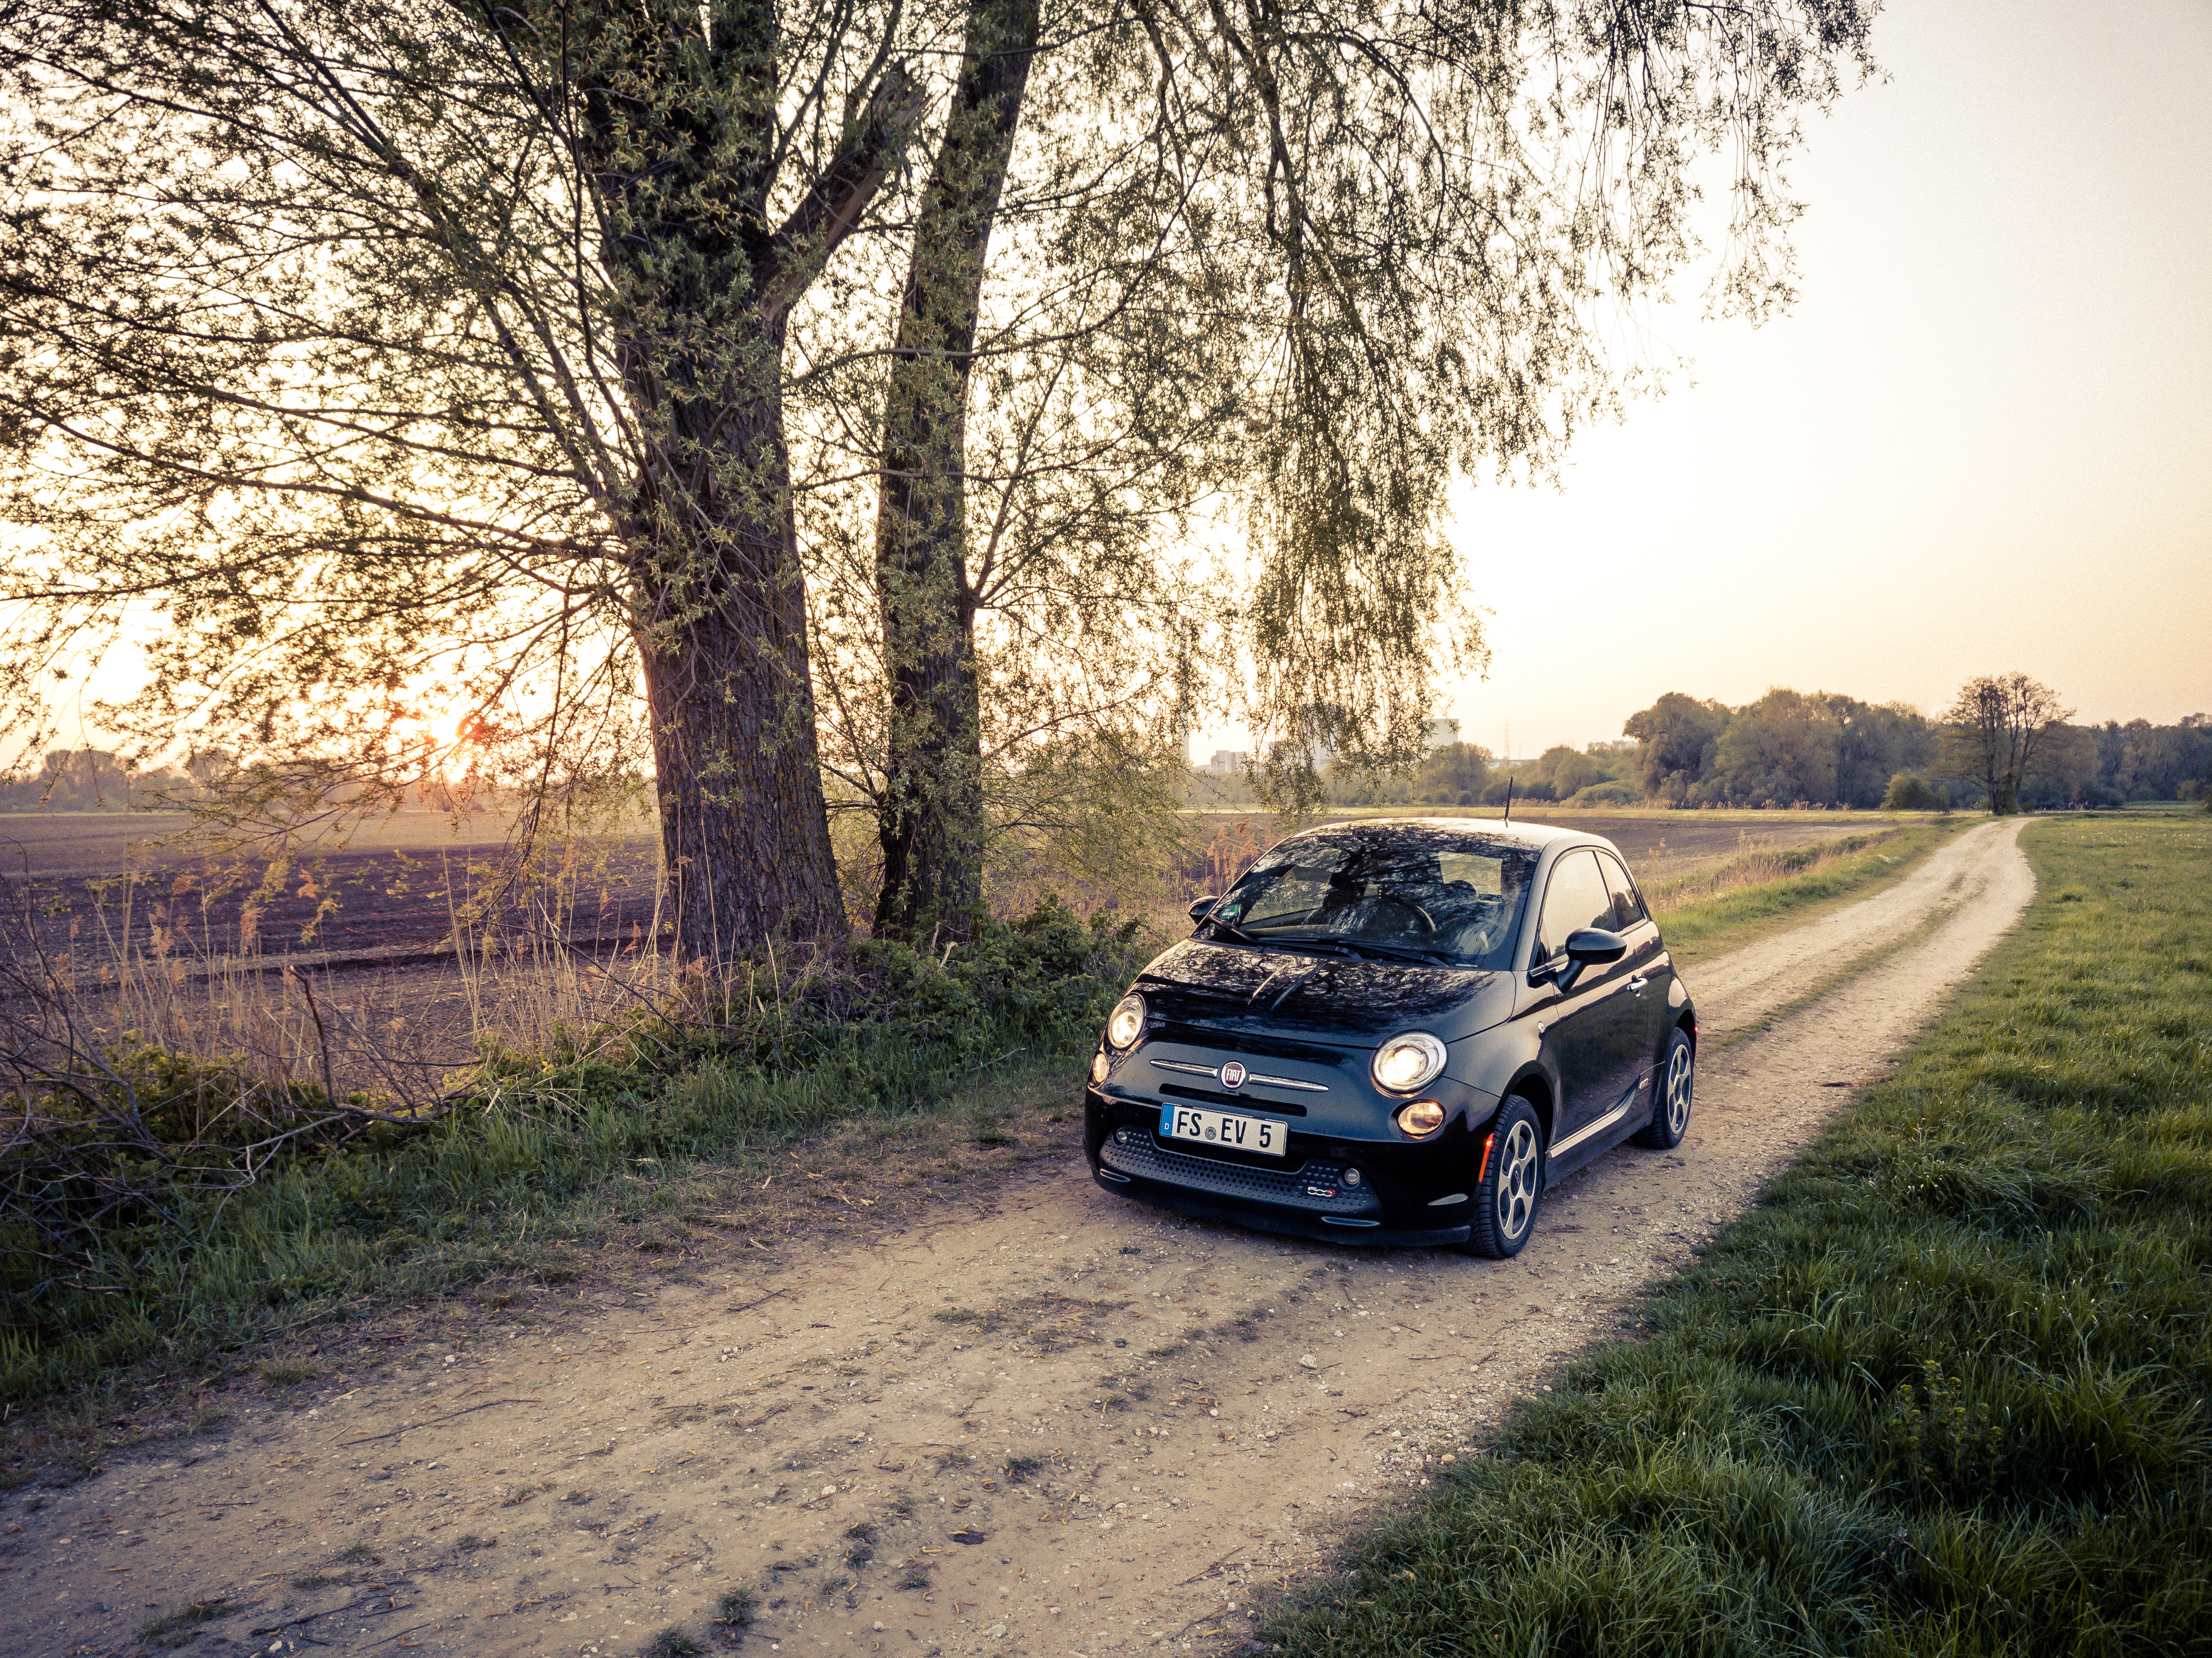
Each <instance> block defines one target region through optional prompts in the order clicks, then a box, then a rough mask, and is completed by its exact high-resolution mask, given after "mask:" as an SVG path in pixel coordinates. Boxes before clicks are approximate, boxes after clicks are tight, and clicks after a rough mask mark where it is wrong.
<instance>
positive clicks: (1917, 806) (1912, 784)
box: [1881, 771, 1951, 811]
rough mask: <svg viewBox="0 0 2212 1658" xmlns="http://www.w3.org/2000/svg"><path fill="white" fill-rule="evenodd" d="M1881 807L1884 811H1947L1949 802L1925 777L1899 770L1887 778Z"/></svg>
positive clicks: (1949, 806)
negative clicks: (1887, 781) (1887, 783)
mask: <svg viewBox="0 0 2212 1658" xmlns="http://www.w3.org/2000/svg"><path fill="white" fill-rule="evenodd" d="M1881 807H1882V810H1883V811H1949V810H1950V808H1951V803H1950V802H1949V801H1948V799H1945V798H1944V796H1943V795H1942V793H1940V792H1939V791H1937V790H1936V789H1935V788H1933V787H1931V786H1929V782H1928V780H1927V779H1925V778H1923V777H1919V776H1916V775H1915V774H1913V773H1911V772H1909V771H1901V772H1899V773H1898V774H1897V775H1896V776H1894V777H1893V778H1891V779H1890V780H1889V792H1888V793H1886V794H1884V795H1883V796H1882V798H1881Z"/></svg>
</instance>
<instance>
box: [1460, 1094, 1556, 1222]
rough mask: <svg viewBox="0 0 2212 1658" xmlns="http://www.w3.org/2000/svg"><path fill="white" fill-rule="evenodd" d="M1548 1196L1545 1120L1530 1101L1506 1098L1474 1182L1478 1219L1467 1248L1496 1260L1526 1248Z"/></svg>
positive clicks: (1475, 1216) (1475, 1209)
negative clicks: (1545, 1173) (1538, 1117)
mask: <svg viewBox="0 0 2212 1658" xmlns="http://www.w3.org/2000/svg"><path fill="white" fill-rule="evenodd" d="M1543 1198H1544V1125H1543V1124H1542V1123H1541V1122H1540V1121H1538V1120H1537V1117H1536V1109H1535V1108H1534V1106H1532V1105H1530V1104H1529V1103H1528V1101H1526V1100H1524V1099H1522V1098H1519V1097H1518V1096H1516V1097H1515V1098H1512V1099H1510V1100H1508V1101H1506V1102H1505V1106H1504V1109H1503V1110H1501V1111H1499V1112H1498V1118H1497V1121H1496V1122H1495V1123H1493V1124H1492V1127H1491V1130H1490V1138H1489V1151H1488V1153H1487V1155H1486V1158H1485V1160H1484V1167H1483V1169H1482V1176H1481V1178H1480V1180H1478V1181H1476V1182H1475V1186H1474V1224H1473V1225H1471V1226H1470V1227H1469V1228H1468V1237H1467V1252H1468V1254H1473V1255H1482V1256H1486V1257H1487V1258H1488V1259H1489V1260H1509V1259H1510V1258H1511V1257H1512V1256H1515V1255H1517V1254H1520V1253H1521V1249H1522V1246H1523V1245H1524V1244H1526V1243H1527V1242H1528V1236H1529V1234H1531V1233H1532V1232H1534V1230H1536V1208H1537V1206H1538V1205H1539V1204H1541V1202H1542V1201H1543Z"/></svg>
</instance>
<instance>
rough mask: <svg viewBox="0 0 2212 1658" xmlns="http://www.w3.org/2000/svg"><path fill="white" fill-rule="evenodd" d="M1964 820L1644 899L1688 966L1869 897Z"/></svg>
mask: <svg viewBox="0 0 2212 1658" xmlns="http://www.w3.org/2000/svg"><path fill="white" fill-rule="evenodd" d="M1977 821H1978V820H1977ZM1965 822H1966V820H1964V819H1956V818H1939V819H1936V820H1935V821H1933V822H1929V823H1914V824H1910V825H1907V826H1905V827H1902V828H1899V829H1891V830H1887V831H1877V832H1875V833H1874V834H1871V835H1850V836H1848V837H1846V838H1845V839H1844V840H1841V841H1831V842H1829V843H1828V844H1827V845H1826V846H1814V847H1791V848H1790V849H1789V850H1787V851H1784V852H1756V853H1749V854H1747V856H1745V857H1743V858H1740V859H1731V860H1730V861H1729V863H1727V864H1724V865H1722V866H1721V867H1719V868H1718V869H1715V870H1708V871H1705V872H1701V873H1699V874H1696V875H1691V876H1685V877H1682V878H1680V879H1678V880H1674V881H1665V882H1655V883H1654V884H1652V886H1651V888H1650V890H1649V891H1648V892H1647V893H1646V895H1645V896H1646V898H1647V899H1648V900H1649V902H1650V905H1651V912H1652V914H1653V916H1654V917H1655V919H1656V920H1657V921H1658V923H1659V929H1660V931H1661V932H1663V933H1664V934H1665V935H1666V938H1667V947H1668V950H1671V951H1673V952H1674V958H1675V959H1676V960H1677V961H1678V962H1680V963H1682V964H1683V965H1685V966H1691V965H1694V964H1695V963H1699V962H1701V961H1711V959H1712V958H1713V957H1716V956H1720V955H1724V954H1725V953H1726V952H1728V951H1729V950H1737V949H1741V947H1742V946H1743V945H1745V944H1752V943H1754V942H1756V941H1757V940H1759V939H1760V938H1766V937H1768V936H1770V935H1771V934H1773V933H1777V932H1784V931H1785V930H1787V929H1789V928H1790V927H1794V926H1803V925H1804V924H1805V923H1806V922H1808V921H1810V920H1816V919H1817V918H1818V917H1820V915H1822V914H1826V912H1827V911H1829V910H1831V909H1835V908H1841V907H1842V906H1843V905H1844V904H1847V903H1857V902H1858V901H1859V900H1860V899H1862V898H1868V897H1871V896H1873V895H1874V894H1875V893H1877V892H1879V891H1881V890H1882V889H1883V888H1884V887H1887V886H1890V885H1893V884H1895V883H1896V882H1899V881H1901V880H1903V879H1904V878H1905V876H1906V875H1908V874H1910V873H1911V872H1912V870H1913V869H1915V868H1916V867H1917V866H1918V865H1919V864H1920V863H1921V861H1922V860H1923V859H1925V858H1927V857H1928V856H1929V854H1930V853H1933V852H1935V851H1936V848H1937V847H1941V846H1942V845H1943V844H1944V843H1945V842H1947V841H1948V840H1949V839H1950V838H1951V836H1952V835H1954V834H1956V833H1957V832H1958V831H1959V829H1960V828H1961V827H1962V826H1963V823H1965Z"/></svg>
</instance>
